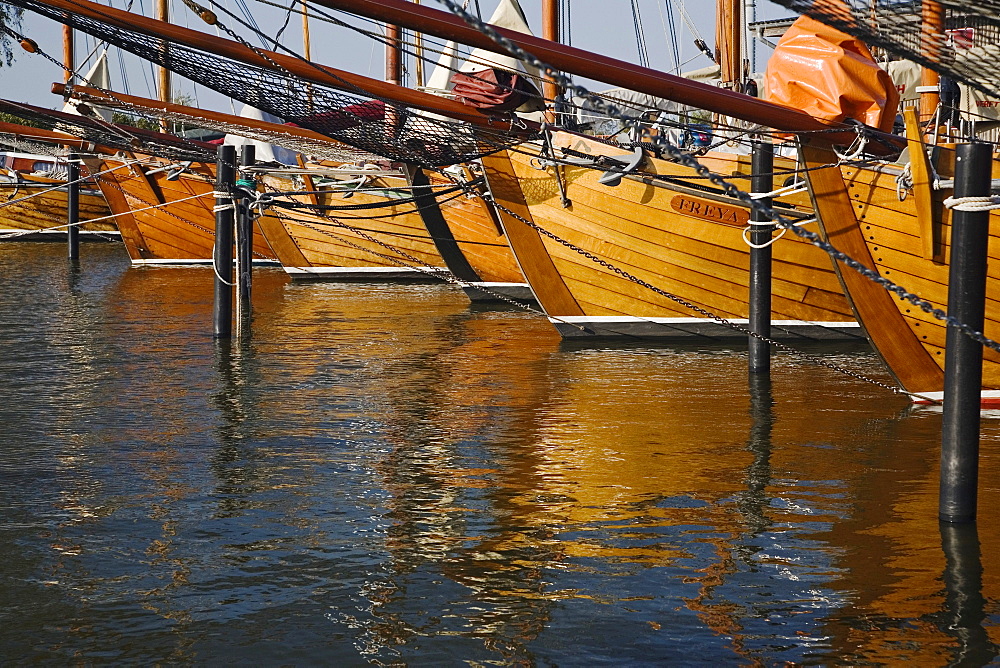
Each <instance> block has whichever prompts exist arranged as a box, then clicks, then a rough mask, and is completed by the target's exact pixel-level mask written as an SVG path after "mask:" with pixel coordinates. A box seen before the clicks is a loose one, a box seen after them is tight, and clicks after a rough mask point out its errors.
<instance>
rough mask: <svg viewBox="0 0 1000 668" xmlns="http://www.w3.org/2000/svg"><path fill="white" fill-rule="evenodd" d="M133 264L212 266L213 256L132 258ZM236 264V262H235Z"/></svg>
mask: <svg viewBox="0 0 1000 668" xmlns="http://www.w3.org/2000/svg"><path fill="white" fill-rule="evenodd" d="M132 264H133V266H168V267H169V266H174V267H190V266H205V267H208V266H211V264H212V258H206V259H204V260H201V259H177V258H174V259H171V258H165V259H156V260H132ZM234 264H235V262H234ZM279 264H281V263H280V262H278V261H277V260H254V261H253V265H254V266H255V267H277V266H278V265H279Z"/></svg>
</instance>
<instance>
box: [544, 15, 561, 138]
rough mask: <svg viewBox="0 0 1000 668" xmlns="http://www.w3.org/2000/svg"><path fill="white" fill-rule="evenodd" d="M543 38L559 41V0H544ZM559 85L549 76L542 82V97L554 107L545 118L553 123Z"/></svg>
mask: <svg viewBox="0 0 1000 668" xmlns="http://www.w3.org/2000/svg"><path fill="white" fill-rule="evenodd" d="M542 38H543V39H547V40H549V41H550V42H558V41H559V0H542ZM560 92H561V91H560V90H559V86H558V85H557V84H556V82H555V81H554V80H552V79H550V78H549V77H546V78H545V82H544V83H543V84H542V97H544V98H545V100H546V101H547V103H551V104H552V107H551V108H550V109H549V110H547V111H546V112H545V120H546V121H548V122H549V123H552V122H554V121H555V120H556V114H555V99H556V98H557V97H559V94H560Z"/></svg>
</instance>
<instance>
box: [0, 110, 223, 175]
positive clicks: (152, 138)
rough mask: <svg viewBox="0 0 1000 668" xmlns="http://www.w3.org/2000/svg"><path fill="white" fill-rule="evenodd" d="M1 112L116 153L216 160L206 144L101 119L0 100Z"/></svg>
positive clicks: (210, 148)
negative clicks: (124, 152)
mask: <svg viewBox="0 0 1000 668" xmlns="http://www.w3.org/2000/svg"><path fill="white" fill-rule="evenodd" d="M0 111H2V112H5V113H7V114H10V115H11V116H13V117H15V122H16V119H22V120H23V121H27V122H26V123H23V125H30V126H32V127H36V128H41V129H43V130H51V131H53V132H62V133H65V134H67V135H70V136H71V137H75V138H77V139H84V140H86V141H89V142H91V143H93V144H101V145H103V146H107V147H109V148H112V149H116V150H119V151H134V152H139V153H147V154H149V155H158V156H163V157H165V158H170V159H172V160H195V161H199V162H206V161H208V162H214V161H215V156H216V153H215V150H214V149H213V148H212V147H210V146H208V145H205V144H201V143H199V142H192V141H190V140H187V139H183V138H181V137H173V136H171V135H165V134H161V133H159V132H153V131H150V130H144V129H142V128H136V127H129V126H125V125H119V124H115V123H108V122H107V121H105V120H103V119H101V118H95V117H90V116H78V115H76V114H68V113H65V112H62V111H55V110H52V109H43V108H41V107H35V106H33V105H30V104H24V103H22V102H11V101H10V100H0ZM21 140H22V141H23V140H28V141H30V140H31V137H30V136H21Z"/></svg>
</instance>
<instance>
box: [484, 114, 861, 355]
mask: <svg viewBox="0 0 1000 668" xmlns="http://www.w3.org/2000/svg"><path fill="white" fill-rule="evenodd" d="M554 141H555V143H556V145H557V146H566V145H568V146H570V147H571V148H572V149H574V150H575V151H577V152H581V153H591V154H598V153H601V154H604V155H620V154H622V153H624V151H622V150H619V149H616V148H614V147H610V146H607V145H604V144H601V143H599V142H596V141H593V140H592V139H589V138H586V137H583V136H580V135H574V134H570V133H556V135H555V137H554ZM537 153H538V148H537V147H536V146H533V145H522V146H521V147H519V149H517V150H513V151H507V152H502V153H498V154H495V155H493V156H489V157H487V158H484V160H483V164H484V165H485V167H486V174H487V179H488V182H489V185H490V188H491V190H492V193H493V196H494V198H495V199H496V200H497V202H498V203H499V204H500V205H501V206H503V207H504V208H506V209H508V210H509V211H510V212H512V213H513V214H514V215H511V213H507V212H503V211H501V214H500V215H501V219H502V220H503V223H504V227H505V229H506V231H507V237H508V240H509V241H510V244H511V247H512V248H513V250H514V252H515V254H516V256H517V259H518V262H519V263H520V266H521V269H522V270H523V271H524V275H525V277H526V278H527V279H528V282H529V283H530V284H531V286H532V288H533V290H534V292H535V294H536V296H537V297H538V299H539V302H540V303H541V304H542V306H543V307H544V309H545V310H546V312H547V313H548V315H549V317H550V319H551V320H552V321H553V323H554V324H555V325H556V327H557V328H558V329H559V331H560V333H561V334H562V335H563V336H564V337H592V336H602V337H626V338H631V337H642V338H647V337H656V338H679V339H697V340H701V339H706V338H708V339H724V338H744V337H745V336H746V334H745V333H743V332H740V331H738V330H734V329H732V328H730V327H726V326H724V325H721V324H719V323H718V322H717V321H716V320H714V319H712V318H710V317H707V316H706V315H705V313H703V312H698V311H695V310H694V309H692V308H690V307H688V306H686V305H685V304H683V303H681V302H685V303H687V304H690V305H692V306H694V307H697V308H698V309H703V310H704V311H705V312H707V313H711V314H715V315H718V316H721V317H723V318H726V319H729V320H732V321H735V322H737V323H746V319H747V317H748V294H747V293H748V287H747V286H748V282H749V250H750V249H749V247H748V245H747V244H746V242H745V241H744V239H743V229H744V227H745V224H746V220H747V216H748V213H747V209H746V208H744V207H741V206H739V204H738V203H736V202H734V201H733V200H730V199H727V198H724V197H722V196H721V195H718V194H713V193H711V192H709V191H708V190H706V189H704V188H703V186H704V185H705V181H704V180H700V179H698V178H697V177H696V175H695V174H694V172H693V171H692V170H690V169H688V168H685V167H681V166H679V165H676V164H674V163H670V162H666V161H663V160H658V159H655V158H650V157H647V159H646V161H645V163H644V165H643V171H644V172H645V173H647V174H648V173H655V174H657V175H661V176H671V177H675V178H676V179H677V180H676V181H664V180H655V181H654V180H653V179H650V178H640V177H638V176H636V177H626V178H624V179H623V180H622V181H621V183H620V185H618V186H617V187H609V186H605V185H601V184H600V183H599V182H598V179H599V178H600V177H601V175H602V172H601V171H599V170H594V169H592V168H587V167H583V166H572V165H567V166H562V167H559V168H558V169H559V179H560V180H561V182H562V188H563V189H564V190H565V196H566V199H567V200H568V202H569V203H568V204H567V205H566V206H563V201H562V194H561V192H560V180H557V178H555V173H554V169H555V168H553V167H548V168H546V169H544V170H541V171H540V170H538V169H536V168H535V167H534V166H533V165H532V163H531V159H532V158H533V157H534V156H535V155H537ZM744 161H745V160H744ZM715 163H717V164H713V165H712V168H713V169H716V170H721V169H730V170H733V169H735V170H743V171H744V172H745V171H746V168H747V165H745V164H744V165H743V166H742V167H741V164H740V163H739V161H738V159H737V158H736V157H735V156H734V157H732V158H729V163H728V166H727V163H726V162H725V160H724V159H723V158H718V159H716V160H715ZM693 177H694V178H693ZM744 183H746V182H745V181H744ZM785 204H786V205H789V206H795V207H798V208H799V209H800V211H803V212H807V211H809V210H810V206H809V202H808V198H807V197H806V196H805V195H804V194H803V195H801V196H799V198H798V199H796V198H791V199H789V200H787V201H785ZM520 219H524V220H527V221H529V223H525V222H523V221H522V220H520ZM532 224H533V225H537V226H539V227H541V228H542V229H543V230H545V231H547V232H549V233H551V234H552V235H554V236H556V237H558V240H556V239H553V238H551V237H549V236H547V235H545V234H543V233H541V232H539V231H538V230H537V229H536V228H534V227H532ZM560 240H562V241H563V242H565V243H561V242H560ZM577 249H579V250H577ZM585 253H586V254H589V255H592V256H593V257H595V258H597V259H598V260H600V261H602V262H604V263H607V264H610V265H613V266H614V267H615V268H618V269H620V270H622V271H624V272H627V273H628V274H630V275H632V276H634V277H635V278H637V279H639V280H641V281H644V282H646V283H648V284H650V285H652V286H654V287H656V288H659V289H660V290H662V291H665V292H667V293H669V294H671V295H673V296H675V297H676V298H677V299H670V298H668V297H666V296H664V295H662V294H658V293H657V292H654V291H652V290H650V289H648V288H646V287H643V286H641V285H638V284H637V283H636V282H634V281H632V280H630V279H629V278H627V277H626V276H623V275H622V274H621V273H618V272H616V271H615V270H614V269H613V268H611V267H609V266H607V265H606V264H601V263H599V262H595V261H594V260H593V259H591V258H588V257H587V256H586V255H585ZM773 255H774V264H773V275H774V280H773V297H772V300H773V310H772V318H773V321H774V326H773V329H772V333H773V336H775V337H776V338H784V339H793V340H796V339H798V340H801V339H818V340H830V339H841V340H842V339H853V340H860V339H861V338H862V337H863V334H862V332H861V330H860V328H859V327H858V325H857V322H856V320H855V319H854V317H853V315H852V313H851V310H850V306H849V305H848V303H847V301H846V299H845V297H844V294H843V290H842V288H841V286H840V283H839V281H838V279H837V276H836V274H835V273H834V271H833V267H832V264H831V262H830V260H829V258H828V257H827V255H826V254H825V253H823V252H822V251H820V250H818V249H816V248H815V247H813V246H812V245H810V244H808V243H806V242H803V241H801V240H799V239H798V238H797V237H794V236H792V235H788V236H786V237H785V238H783V239H780V240H778V241H777V242H776V243H775V244H774V246H773Z"/></svg>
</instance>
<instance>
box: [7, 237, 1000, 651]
mask: <svg viewBox="0 0 1000 668" xmlns="http://www.w3.org/2000/svg"><path fill="white" fill-rule="evenodd" d="M81 255H82V261H81V263H80V265H79V267H76V268H73V267H71V266H70V265H69V263H68V261H67V260H66V258H65V248H64V246H63V245H61V244H30V243H10V244H5V245H2V246H0V284H2V289H0V350H2V353H0V380H2V384H0V387H2V392H3V397H2V400H0V475H2V480H3V484H2V485H0V508H2V515H0V550H2V556H3V561H2V564H0V603H2V605H0V662H2V664H3V665H5V666H6V665H26V664H41V665H109V664H111V665H153V664H164V665H166V664H170V665H300V666H304V665H337V666H350V665H359V666H361V665H413V666H463V665H471V666H493V665H496V666H507V665H514V666H592V665H616V666H618V665H628V666H643V665H648V666H654V665H656V666H658V665H784V664H811V665H817V664H820V665H831V664H840V665H848V664H849V665H901V664H904V663H913V664H915V665H934V666H941V665H963V666H979V665H989V664H991V663H994V664H995V663H996V662H997V661H998V659H997V643H1000V560H998V559H997V556H996V555H998V554H1000V419H994V418H992V417H987V418H986V419H985V420H984V422H983V438H982V460H981V471H980V475H981V484H980V502H979V507H980V519H979V522H978V523H977V524H976V525H970V526H940V525H939V523H938V521H937V488H938V457H939V452H940V429H941V414H940V412H939V411H935V410H932V409H923V410H918V409H914V408H912V407H910V405H909V404H908V402H907V401H906V400H905V399H903V398H900V397H898V396H895V395H893V394H891V393H890V392H888V391H886V390H885V389H883V388H881V387H878V386H876V385H873V384H870V383H867V382H864V381H863V380H859V379H857V378H853V377H850V376H845V375H843V374H840V373H837V372H836V371H833V370H831V369H828V368H824V367H819V366H816V365H813V364H810V363H809V362H808V361H805V360H803V359H801V358H798V357H795V356H792V355H790V354H786V353H783V352H778V353H776V356H775V360H774V370H773V373H772V375H771V380H770V383H767V382H765V381H757V382H754V383H752V384H751V383H750V382H748V375H747V371H746V365H747V359H746V350H745V346H733V345H727V346H718V345H716V346H703V347H692V346H688V347H681V346H665V345H659V346H646V345H641V344H632V345H629V346H622V345H608V344H596V343H595V344H592V345H587V346H582V345H577V344H574V345H567V344H564V343H561V342H560V340H559V338H558V336H556V334H555V332H554V329H553V328H552V326H551V325H550V324H549V323H548V322H547V321H546V320H545V319H544V318H541V317H539V316H537V315H535V314H531V313H525V312H522V311H519V310H516V309H490V308H482V307H471V306H470V305H469V303H468V301H467V299H466V298H465V296H464V295H463V294H462V293H461V291H460V290H457V289H456V288H454V287H453V286H449V285H447V284H434V285H421V286H406V285H378V284H362V283H357V284H329V283H328V284H323V283H302V284H299V283H291V282H290V281H289V280H288V279H287V278H286V277H285V275H284V274H283V272H281V270H280V269H262V270H259V271H257V272H256V275H255V284H254V303H255V311H254V321H253V334H252V339H251V340H250V341H249V342H245V343H241V344H236V343H234V344H232V345H224V344H220V343H218V342H216V341H213V339H212V336H211V327H212V313H211V309H212V272H211V269H209V268H147V269H134V268H129V266H128V259H127V257H126V255H125V252H124V250H123V249H122V248H121V247H120V245H115V244H107V245H102V244H89V245H86V246H84V247H83V248H82V249H81ZM811 352H814V353H817V354H820V355H822V356H823V357H824V359H827V360H829V361H831V362H834V363H836V364H838V365H842V366H844V367H846V368H848V369H851V370H853V371H855V372H857V373H860V374H865V375H869V376H872V377H874V378H877V379H879V380H881V381H882V382H888V378H887V376H886V374H885V373H884V372H883V371H882V368H881V366H880V363H879V361H878V359H877V357H876V356H875V355H874V354H873V353H872V352H871V351H870V350H869V349H867V348H866V347H864V346H850V347H841V348H814V349H813V350H812V351H811Z"/></svg>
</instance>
